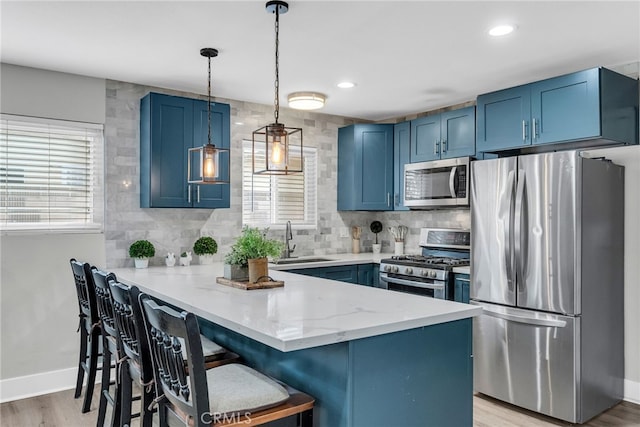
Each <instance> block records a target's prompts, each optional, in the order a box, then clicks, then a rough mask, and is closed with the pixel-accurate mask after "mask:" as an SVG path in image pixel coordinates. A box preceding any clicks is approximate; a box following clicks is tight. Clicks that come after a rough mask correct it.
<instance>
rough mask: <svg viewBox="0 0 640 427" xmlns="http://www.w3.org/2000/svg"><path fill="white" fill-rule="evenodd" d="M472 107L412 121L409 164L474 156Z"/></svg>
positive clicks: (473, 117)
mask: <svg viewBox="0 0 640 427" xmlns="http://www.w3.org/2000/svg"><path fill="white" fill-rule="evenodd" d="M475 119H476V117H475V107H466V108H460V109H457V110H451V111H445V112H443V113H438V114H432V115H428V116H424V117H420V118H417V119H415V120H412V121H411V154H410V160H411V163H416V162H425V161H430V160H440V159H450V158H454V157H463V156H473V155H475V153H476V148H475V136H476V135H475Z"/></svg>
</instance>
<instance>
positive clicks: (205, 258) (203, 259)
mask: <svg viewBox="0 0 640 427" xmlns="http://www.w3.org/2000/svg"><path fill="white" fill-rule="evenodd" d="M198 260H199V261H200V265H210V264H213V255H211V254H204V255H198Z"/></svg>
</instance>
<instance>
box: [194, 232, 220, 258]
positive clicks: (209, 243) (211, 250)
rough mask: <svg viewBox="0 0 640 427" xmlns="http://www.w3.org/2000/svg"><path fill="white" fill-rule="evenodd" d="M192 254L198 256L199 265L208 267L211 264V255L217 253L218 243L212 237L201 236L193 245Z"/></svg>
mask: <svg viewBox="0 0 640 427" xmlns="http://www.w3.org/2000/svg"><path fill="white" fill-rule="evenodd" d="M193 252H195V254H196V255H198V259H199V260H200V264H202V265H208V264H211V263H213V255H215V254H216V253H217V252H218V243H217V242H216V241H215V240H214V239H213V237H209V236H203V237H200V238H199V239H198V240H196V242H195V243H194V244H193Z"/></svg>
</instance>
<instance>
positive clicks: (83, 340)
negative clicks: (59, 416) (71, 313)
mask: <svg viewBox="0 0 640 427" xmlns="http://www.w3.org/2000/svg"><path fill="white" fill-rule="evenodd" d="M80 323H81V324H80V355H79V357H78V359H79V360H78V378H77V379H76V392H75V393H74V395H73V397H74V398H76V399H77V398H79V397H80V395H81V394H82V383H83V382H84V364H85V363H86V362H87V337H88V335H89V334H87V329H86V325H85V323H86V319H82V320H81V322H80Z"/></svg>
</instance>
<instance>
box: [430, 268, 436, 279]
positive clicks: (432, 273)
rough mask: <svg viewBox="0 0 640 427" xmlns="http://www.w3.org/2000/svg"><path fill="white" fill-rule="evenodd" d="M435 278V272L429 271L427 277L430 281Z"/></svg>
mask: <svg viewBox="0 0 640 427" xmlns="http://www.w3.org/2000/svg"><path fill="white" fill-rule="evenodd" d="M436 276H437V274H436V272H435V271H433V270H431V271H430V272H429V277H431V278H432V279H434V278H435V277H436Z"/></svg>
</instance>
